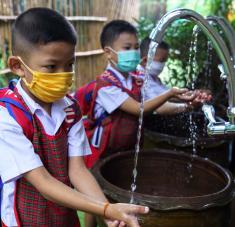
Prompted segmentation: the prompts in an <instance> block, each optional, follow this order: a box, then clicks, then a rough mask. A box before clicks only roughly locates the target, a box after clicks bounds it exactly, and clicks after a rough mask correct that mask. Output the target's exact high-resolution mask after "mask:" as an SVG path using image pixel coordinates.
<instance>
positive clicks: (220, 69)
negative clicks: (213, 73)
mask: <svg viewBox="0 0 235 227" xmlns="http://www.w3.org/2000/svg"><path fill="white" fill-rule="evenodd" d="M218 69H219V71H220V79H222V80H226V79H227V75H226V74H225V71H224V66H223V65H222V64H219V65H218Z"/></svg>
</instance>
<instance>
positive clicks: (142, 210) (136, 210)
mask: <svg viewBox="0 0 235 227" xmlns="http://www.w3.org/2000/svg"><path fill="white" fill-rule="evenodd" d="M148 212H149V208H148V207H146V206H139V205H130V206H129V213H132V214H147V213H148Z"/></svg>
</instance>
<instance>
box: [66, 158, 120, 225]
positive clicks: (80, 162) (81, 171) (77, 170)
mask: <svg viewBox="0 0 235 227" xmlns="http://www.w3.org/2000/svg"><path fill="white" fill-rule="evenodd" d="M69 178H70V181H71V183H72V185H73V186H74V188H75V189H76V190H77V191H79V192H81V193H83V194H85V195H88V196H90V197H92V198H94V199H96V200H98V201H101V202H108V200H107V198H106V197H105V195H104V193H103V192H102V190H101V188H100V186H99V185H98V183H97V181H96V179H95V178H94V176H93V175H92V174H91V173H90V171H89V170H88V169H87V168H86V166H85V163H84V159H83V157H79V156H77V157H70V158H69ZM105 222H106V224H107V225H108V226H116V225H115V222H110V221H109V220H105Z"/></svg>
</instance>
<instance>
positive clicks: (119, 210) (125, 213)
mask: <svg viewBox="0 0 235 227" xmlns="http://www.w3.org/2000/svg"><path fill="white" fill-rule="evenodd" d="M148 212H149V208H148V207H145V206H139V205H133V204H125V203H115V204H109V206H108V207H107V209H106V212H105V218H106V219H105V223H106V224H107V226H108V227H124V226H129V227H140V225H139V223H138V220H137V216H136V215H138V214H147V213H148ZM117 220H119V221H117Z"/></svg>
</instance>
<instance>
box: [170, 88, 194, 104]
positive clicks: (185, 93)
mask: <svg viewBox="0 0 235 227" xmlns="http://www.w3.org/2000/svg"><path fill="white" fill-rule="evenodd" d="M170 92H171V95H172V97H175V98H178V99H180V100H182V101H192V100H193V99H194V98H195V94H194V92H192V91H189V90H188V89H187V88H177V87H173V88H171V90H170Z"/></svg>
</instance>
